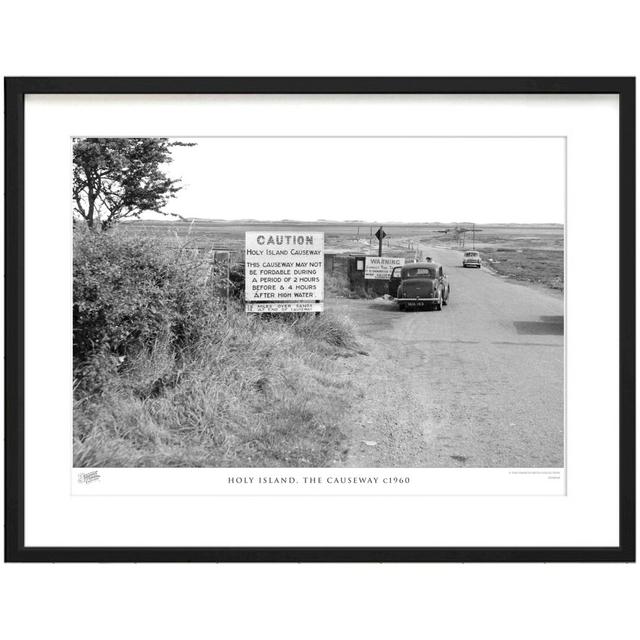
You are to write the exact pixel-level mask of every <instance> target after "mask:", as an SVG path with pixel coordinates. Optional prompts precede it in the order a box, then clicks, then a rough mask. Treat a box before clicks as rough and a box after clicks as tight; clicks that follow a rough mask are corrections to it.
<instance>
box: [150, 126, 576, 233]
mask: <svg viewBox="0 0 640 640" xmlns="http://www.w3.org/2000/svg"><path fill="white" fill-rule="evenodd" d="M183 140H184V141H189V142H196V143H197V145H196V146H195V147H174V148H173V149H172V153H173V158H174V161H173V162H172V163H171V164H169V165H167V167H166V169H167V173H168V174H169V175H170V176H171V177H175V178H181V179H182V181H183V183H182V186H183V189H182V190H181V191H180V192H178V194H177V197H176V198H175V199H174V200H172V201H171V203H170V205H169V207H167V210H170V211H172V212H176V213H179V214H180V215H181V216H183V217H186V218H192V217H193V218H214V219H225V220H238V219H255V220H260V221H268V220H282V219H291V220H300V221H311V220H319V219H324V220H332V221H347V220H363V221H366V222H392V221H393V222H408V223H417V222H425V223H429V222H476V223H485V224H486V223H563V222H564V215H565V141H564V138H557V137H556V138H553V137H549V138H546V137H545V138H413V137H412V138H396V137H394V138H369V137H367V138H351V137H348V138H338V137H318V138H312V137H303V138H300V137H296V138H282V137H277V138H255V137H249V138H237V137H231V138H191V139H188V140H187V139H183ZM151 216H153V214H150V216H149V217H151ZM155 217H157V216H155Z"/></svg>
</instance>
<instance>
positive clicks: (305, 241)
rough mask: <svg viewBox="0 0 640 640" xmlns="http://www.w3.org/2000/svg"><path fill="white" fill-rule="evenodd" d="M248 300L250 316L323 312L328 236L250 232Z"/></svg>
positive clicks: (247, 245) (290, 232)
mask: <svg viewBox="0 0 640 640" xmlns="http://www.w3.org/2000/svg"><path fill="white" fill-rule="evenodd" d="M245 300H246V306H245V309H246V311H248V312H255V313H287V312H296V313H298V312H301V311H302V312H305V311H309V312H311V311H322V310H323V301H324V233H304V232H300V231H280V230H279V231H278V232H274V233H271V232H255V231H247V232H246V234H245Z"/></svg>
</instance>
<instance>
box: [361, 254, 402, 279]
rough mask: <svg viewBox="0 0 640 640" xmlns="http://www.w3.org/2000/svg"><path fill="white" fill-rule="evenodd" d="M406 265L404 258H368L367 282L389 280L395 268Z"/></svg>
mask: <svg viewBox="0 0 640 640" xmlns="http://www.w3.org/2000/svg"><path fill="white" fill-rule="evenodd" d="M403 264H404V258H392V257H390V256H387V257H384V258H383V257H380V256H366V257H365V263H364V279H365V280H388V279H389V278H390V277H391V272H392V271H393V269H394V267H399V266H402V265H403Z"/></svg>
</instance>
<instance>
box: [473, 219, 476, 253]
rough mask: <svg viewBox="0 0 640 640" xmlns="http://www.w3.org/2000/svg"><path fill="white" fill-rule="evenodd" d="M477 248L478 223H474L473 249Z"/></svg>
mask: <svg viewBox="0 0 640 640" xmlns="http://www.w3.org/2000/svg"><path fill="white" fill-rule="evenodd" d="M475 248H476V223H475V222H474V223H473V249H475Z"/></svg>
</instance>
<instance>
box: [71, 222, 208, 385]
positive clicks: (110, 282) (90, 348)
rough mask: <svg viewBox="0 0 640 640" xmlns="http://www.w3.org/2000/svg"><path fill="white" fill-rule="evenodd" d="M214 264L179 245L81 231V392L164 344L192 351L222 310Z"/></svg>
mask: <svg viewBox="0 0 640 640" xmlns="http://www.w3.org/2000/svg"><path fill="white" fill-rule="evenodd" d="M206 269H207V265H206V264H205V263H204V262H203V261H201V260H198V259H196V258H194V256H193V255H188V254H187V253H186V251H185V250H184V249H181V248H180V247H178V246H176V247H170V248H167V247H165V246H163V245H160V244H159V243H157V242H154V241H152V240H148V239H143V238H137V237H127V236H125V235H123V234H118V233H101V232H92V231H89V230H86V229H81V228H78V229H76V230H75V231H74V253H73V356H74V369H75V371H76V378H77V380H78V383H79V384H80V385H81V386H87V385H89V386H94V387H95V386H99V385H100V384H102V383H103V382H104V379H105V377H108V376H109V375H110V373H112V372H113V370H114V369H117V368H118V366H120V365H121V364H122V362H123V361H124V359H126V358H127V357H129V356H132V355H133V354H135V353H136V352H138V351H140V350H142V349H149V348H151V347H152V346H153V345H154V344H155V343H156V342H157V341H159V340H164V341H168V343H169V344H171V345H172V346H173V347H175V348H176V349H182V348H188V347H189V345H193V344H194V343H195V342H196V341H197V340H198V338H199V337H200V336H201V335H203V334H205V333H206V332H208V331H210V330H212V329H213V328H214V321H215V316H216V315H217V314H218V313H219V310H220V305H219V304H218V301H217V299H216V297H215V296H214V295H213V292H212V288H211V287H210V286H207V282H206V275H207V271H206Z"/></svg>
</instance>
